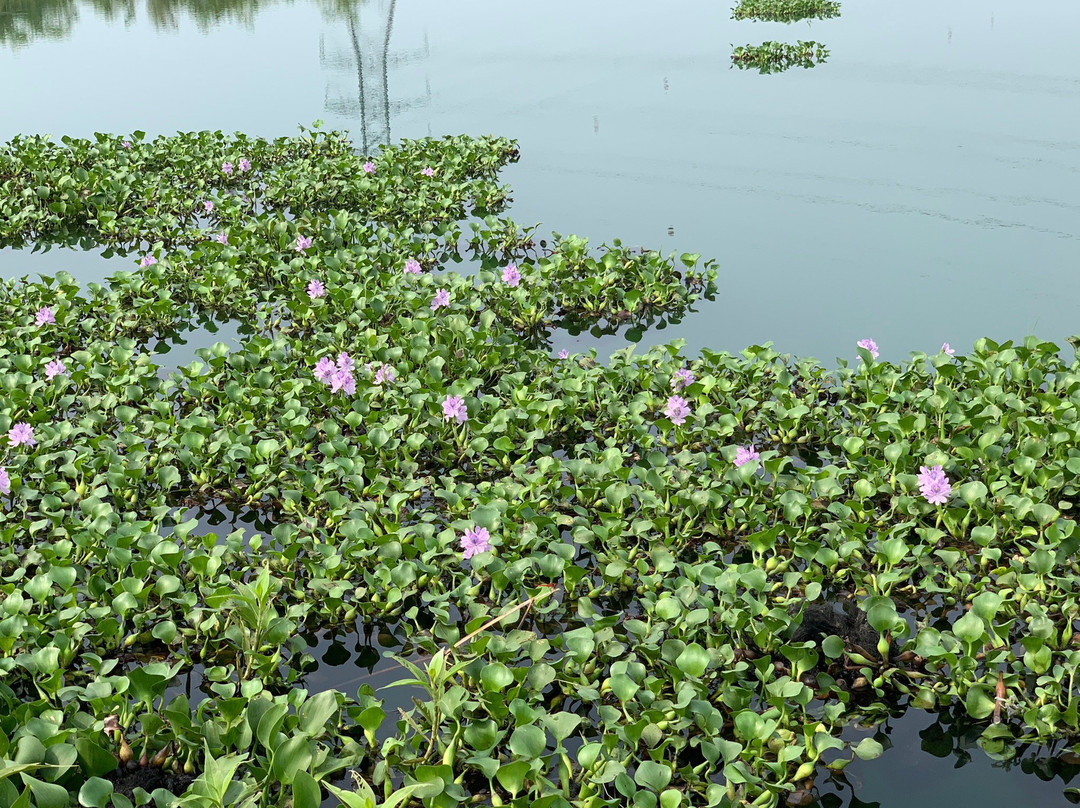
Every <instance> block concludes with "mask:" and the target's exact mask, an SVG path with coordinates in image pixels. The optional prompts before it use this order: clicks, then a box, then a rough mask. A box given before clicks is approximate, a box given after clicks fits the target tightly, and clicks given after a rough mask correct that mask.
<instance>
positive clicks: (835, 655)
mask: <svg viewBox="0 0 1080 808" xmlns="http://www.w3.org/2000/svg"><path fill="white" fill-rule="evenodd" d="M821 650H822V651H823V652H824V654H825V656H827V657H828V658H829V659H839V658H840V657H841V655H842V654H843V653H844V641H843V640H841V639H840V638H839V637H838V636H836V635H835V634H830V635H829V636H828V637H826V638H825V639H824V640H822V641H821Z"/></svg>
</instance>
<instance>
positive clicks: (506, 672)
mask: <svg viewBox="0 0 1080 808" xmlns="http://www.w3.org/2000/svg"><path fill="white" fill-rule="evenodd" d="M513 683H514V672H513V671H511V670H510V669H509V668H508V667H506V665H504V664H503V663H501V662H493V663H491V664H490V665H485V666H484V669H483V670H482V671H481V672H480V684H481V685H482V686H483V688H484V690H486V691H487V692H488V693H493V692H495V691H499V690H504V689H505V688H508V687H510V685H512V684H513Z"/></svg>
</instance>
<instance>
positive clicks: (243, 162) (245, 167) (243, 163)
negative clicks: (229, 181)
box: [240, 157, 251, 171]
mask: <svg viewBox="0 0 1080 808" xmlns="http://www.w3.org/2000/svg"><path fill="white" fill-rule="evenodd" d="M240 170H241V171H250V170H251V163H250V162H249V161H248V159H247V158H246V157H241V158H240Z"/></svg>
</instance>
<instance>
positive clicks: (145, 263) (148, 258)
mask: <svg viewBox="0 0 1080 808" xmlns="http://www.w3.org/2000/svg"><path fill="white" fill-rule="evenodd" d="M156 263H157V259H156V258H154V256H152V255H144V256H143V257H142V260H141V261H140V262H139V266H141V267H152V266H153V265H154V264H156Z"/></svg>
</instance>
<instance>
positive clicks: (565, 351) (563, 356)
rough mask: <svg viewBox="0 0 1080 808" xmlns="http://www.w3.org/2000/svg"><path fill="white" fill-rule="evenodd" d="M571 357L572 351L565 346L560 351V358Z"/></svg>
mask: <svg viewBox="0 0 1080 808" xmlns="http://www.w3.org/2000/svg"><path fill="white" fill-rule="evenodd" d="M569 358H570V352H569V351H568V350H566V348H563V349H562V350H561V351H559V359H569Z"/></svg>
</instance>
